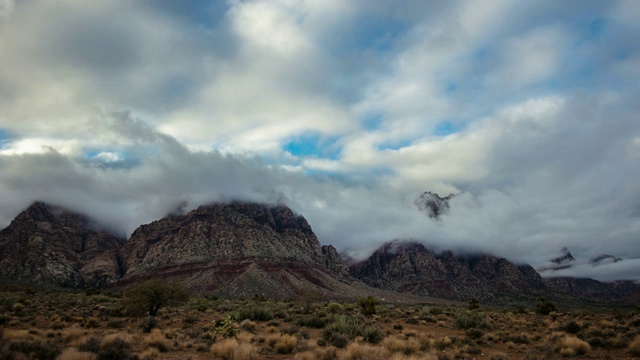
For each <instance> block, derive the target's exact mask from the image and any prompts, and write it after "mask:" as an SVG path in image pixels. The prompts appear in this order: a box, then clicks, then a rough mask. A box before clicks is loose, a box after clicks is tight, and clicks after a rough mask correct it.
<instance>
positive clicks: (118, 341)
mask: <svg viewBox="0 0 640 360" xmlns="http://www.w3.org/2000/svg"><path fill="white" fill-rule="evenodd" d="M134 359H137V356H135V355H134V354H132V351H131V344H129V343H128V342H127V341H126V340H124V339H123V338H121V337H116V338H114V339H112V340H110V341H107V342H105V343H104V344H102V346H101V347H100V351H98V360H134Z"/></svg>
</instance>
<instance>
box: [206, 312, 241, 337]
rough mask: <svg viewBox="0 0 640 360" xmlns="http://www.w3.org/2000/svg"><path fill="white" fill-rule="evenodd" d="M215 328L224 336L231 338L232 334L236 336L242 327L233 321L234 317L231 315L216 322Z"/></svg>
mask: <svg viewBox="0 0 640 360" xmlns="http://www.w3.org/2000/svg"><path fill="white" fill-rule="evenodd" d="M213 328H214V330H215V331H216V332H217V333H218V334H220V335H222V337H224V338H230V337H232V336H233V337H235V336H236V334H237V333H238V332H239V331H240V328H239V327H238V325H237V324H236V323H235V322H234V321H233V319H231V316H227V317H226V318H224V319H223V320H219V321H216V322H214V324H213Z"/></svg>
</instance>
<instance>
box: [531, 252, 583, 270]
mask: <svg viewBox="0 0 640 360" xmlns="http://www.w3.org/2000/svg"><path fill="white" fill-rule="evenodd" d="M561 251H562V253H561V255H559V256H557V257H555V258H553V259H550V260H549V262H550V263H551V264H550V265H547V266H543V267H541V268H539V269H538V271H540V272H541V273H552V272H554V271H558V270H565V269H569V268H571V267H572V266H573V265H575V263H576V259H575V258H574V257H573V255H571V252H570V251H569V249H568V248H567V247H563V248H562V250H561Z"/></svg>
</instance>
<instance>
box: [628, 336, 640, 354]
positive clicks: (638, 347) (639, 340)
mask: <svg viewBox="0 0 640 360" xmlns="http://www.w3.org/2000/svg"><path fill="white" fill-rule="evenodd" d="M628 349H629V353H631V355H633V356H640V336H636V338H635V340H633V341H632V342H631V344H629V348H628Z"/></svg>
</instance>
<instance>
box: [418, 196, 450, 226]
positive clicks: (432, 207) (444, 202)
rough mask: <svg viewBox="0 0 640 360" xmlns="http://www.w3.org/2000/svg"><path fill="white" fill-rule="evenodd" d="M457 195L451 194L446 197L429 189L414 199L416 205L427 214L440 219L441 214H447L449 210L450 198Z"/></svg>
mask: <svg viewBox="0 0 640 360" xmlns="http://www.w3.org/2000/svg"><path fill="white" fill-rule="evenodd" d="M454 196H455V195H453V194H449V195H448V196H445V197H440V196H439V195H438V194H436V193H432V192H431V191H427V192H425V193H423V194H422V195H420V197H419V198H417V199H416V200H415V201H414V204H415V205H416V207H417V208H418V209H419V210H420V211H423V212H425V213H426V214H427V216H429V217H430V218H432V219H436V220H437V219H440V216H441V215H443V214H446V213H447V212H448V211H449V200H451V198H453V197H454Z"/></svg>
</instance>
